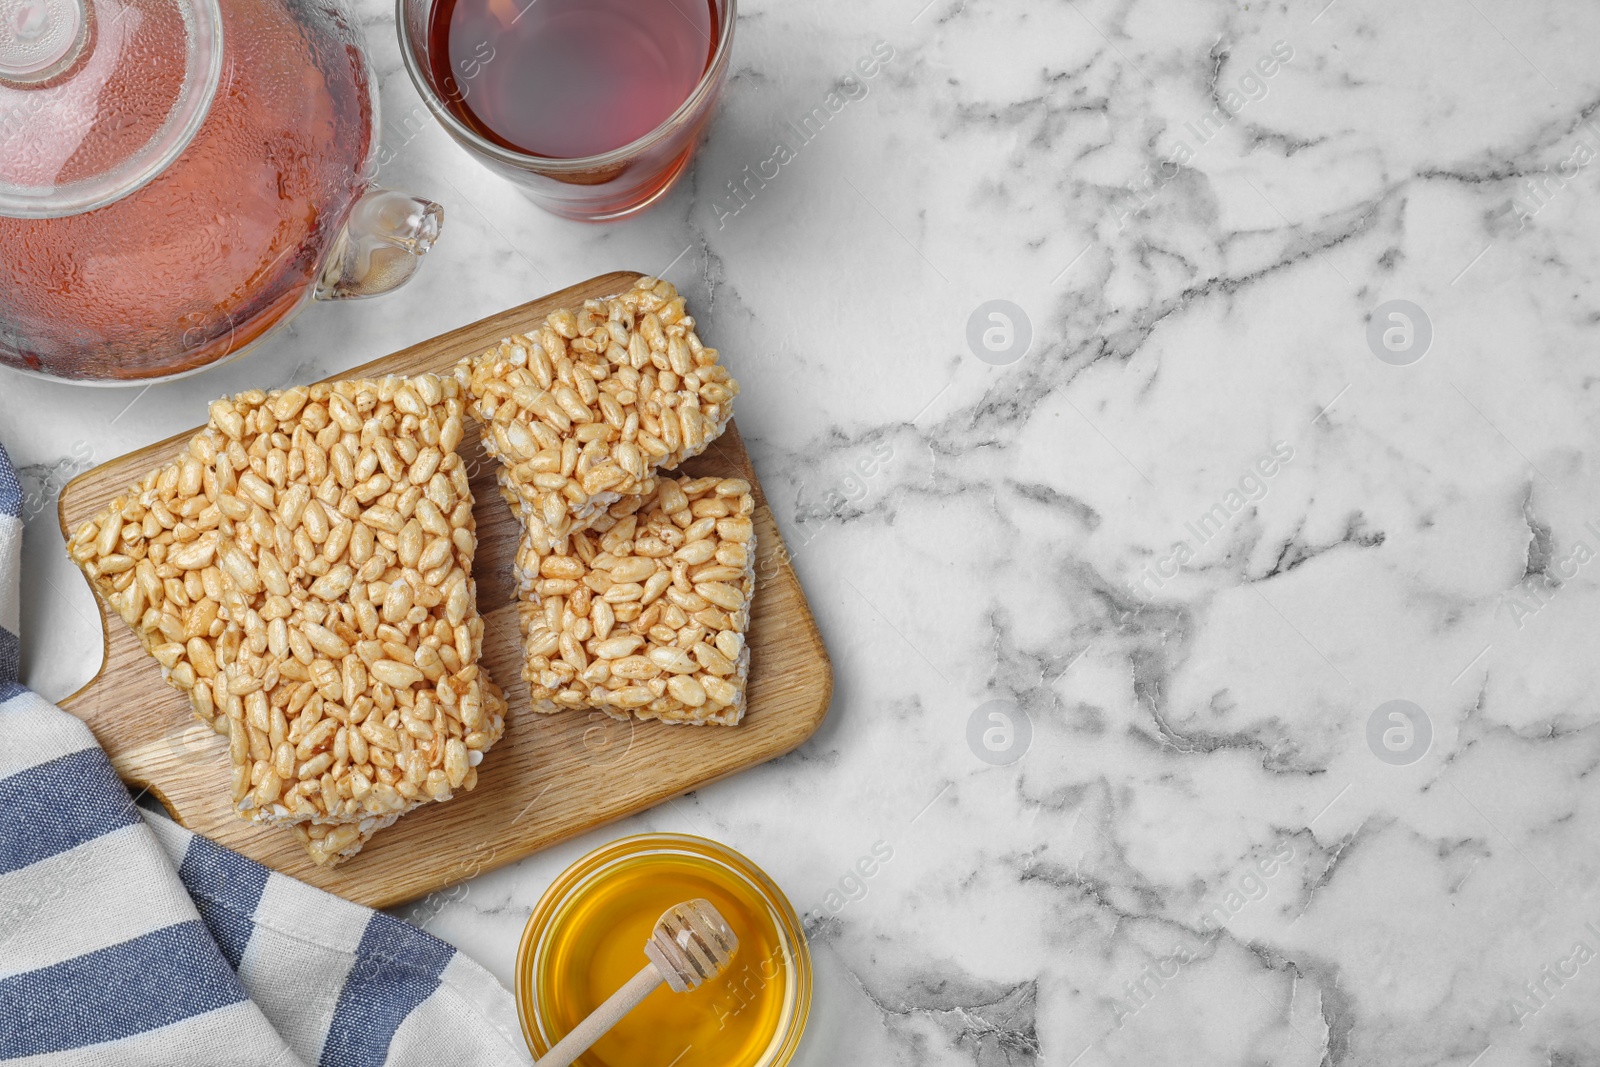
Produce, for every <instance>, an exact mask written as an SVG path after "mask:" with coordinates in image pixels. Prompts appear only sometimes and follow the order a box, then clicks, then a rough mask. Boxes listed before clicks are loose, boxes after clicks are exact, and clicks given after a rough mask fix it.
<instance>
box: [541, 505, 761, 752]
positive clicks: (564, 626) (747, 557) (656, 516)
mask: <svg viewBox="0 0 1600 1067" xmlns="http://www.w3.org/2000/svg"><path fill="white" fill-rule="evenodd" d="M754 512H755V500H754V498H753V497H752V496H751V493H750V483H749V482H747V481H745V480H744V479H742V478H679V479H674V478H662V479H661V480H660V482H659V483H658V485H657V487H656V489H655V491H654V493H652V494H651V495H650V496H648V497H629V498H626V499H624V500H622V501H619V502H617V503H616V504H614V505H612V507H611V508H610V509H609V510H608V511H607V512H606V513H605V515H604V516H603V517H602V518H601V519H600V520H599V521H597V522H596V524H595V527H594V528H593V529H591V530H580V531H577V532H574V533H570V534H568V535H567V537H566V538H564V539H563V540H562V542H561V543H560V544H558V545H557V546H555V547H554V548H552V549H550V550H542V549H541V548H540V546H539V544H538V542H537V541H535V540H533V539H530V538H528V537H524V538H523V542H522V545H521V548H520V550H519V552H518V555H517V564H516V575H517V582H518V592H519V597H520V603H519V604H518V610H519V613H520V621H521V625H522V634H523V642H524V648H525V650H526V652H527V656H528V662H527V665H526V667H525V668H524V670H523V677H524V678H526V679H527V681H528V684H529V687H530V691H531V696H532V699H533V707H534V710H536V711H542V712H557V711H565V710H569V709H572V708H584V707H593V708H599V709H600V710H602V711H604V712H606V713H607V714H609V715H611V716H612V717H613V718H619V719H626V718H627V717H628V715H629V714H630V713H632V714H633V715H636V716H638V717H639V718H641V719H660V720H661V721H663V722H669V723H693V724H696V725H703V724H705V723H716V724H718V725H722V726H733V725H736V724H737V723H738V722H739V720H740V719H741V718H743V717H744V710H745V683H746V681H747V679H748V677H749V673H750V650H749V649H748V648H747V647H746V645H745V633H746V631H747V630H748V628H749V623H750V604H751V599H752V597H753V596H754V594H755V551H756V548H755V529H754V525H753V522H752V516H753V514H754Z"/></svg>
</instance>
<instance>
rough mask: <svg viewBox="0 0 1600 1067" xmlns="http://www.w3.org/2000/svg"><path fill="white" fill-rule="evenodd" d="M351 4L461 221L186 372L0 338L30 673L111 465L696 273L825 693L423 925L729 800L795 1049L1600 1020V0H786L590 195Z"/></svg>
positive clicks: (389, 162)
mask: <svg viewBox="0 0 1600 1067" xmlns="http://www.w3.org/2000/svg"><path fill="white" fill-rule="evenodd" d="M919 8H920V10H919ZM358 11H359V15H360V19H361V21H362V22H363V23H364V24H365V25H366V30H367V33H368V35H369V38H370V41H371V45H372V51H373V57H374V63H375V65H376V68H377V71H378V74H379V77H380V80H381V94H382V102H383V107H384V115H385V138H386V144H387V148H386V152H385V157H384V165H383V173H382V179H383V181H384V182H385V183H387V184H390V185H393V186H394V187H397V188H405V189H414V190H416V191H418V192H421V193H423V194H425V195H429V196H431V197H434V198H436V199H438V200H439V201H440V202H441V203H443V204H444V205H445V209H446V213H447V222H446V230H445V235H444V237H443V239H442V240H441V241H440V242H439V245H438V247H437V249H436V250H435V252H434V253H433V254H432V255H431V256H430V259H429V262H428V263H427V264H426V265H425V268H424V269H423V271H422V272H421V273H420V274H419V276H418V278H417V279H416V280H415V281H414V282H413V283H412V285H411V287H410V288H409V289H408V290H407V291H406V293H405V294H404V295H403V296H397V297H395V298H392V299H380V300H375V301H371V302H366V303H359V304H350V305H345V306H319V307H316V308H314V309H313V310H311V311H310V312H308V313H307V314H305V315H304V316H302V317H301V318H300V319H298V320H297V321H296V322H295V323H294V325H293V326H291V327H290V328H289V329H288V330H286V331H285V332H283V333H280V334H279V335H277V336H276V337H275V338H274V339H273V340H271V341H270V342H269V343H268V344H267V345H265V346H264V347H262V348H261V349H260V350H258V351H257V352H255V353H253V354H252V355H250V356H248V357H246V358H245V359H243V360H241V361H239V362H237V363H235V364H231V365H229V366H226V367H224V368H221V369H219V370H217V371H215V372H212V373H208V374H206V375H203V376H201V377H198V378H193V379H188V380H185V381H181V382H178V383H174V384H166V385H158V386H154V387H151V388H149V389H147V390H143V391H140V390H84V389H76V388H71V387H67V386H62V385H55V384H49V383H43V382H38V381H34V380H28V379H21V378H18V377H16V376H14V375H11V374H6V375H5V376H4V381H3V383H0V384H3V391H0V438H3V440H4V441H5V443H6V445H7V447H8V448H10V449H11V452H12V455H13V457H14V459H15V460H16V462H17V463H18V464H19V467H20V471H21V474H22V476H23V478H24V482H25V487H26V488H27V489H29V490H30V492H31V493H32V494H33V495H32V497H31V498H30V499H31V501H32V503H33V504H34V505H36V506H32V507H30V512H31V517H30V519H29V522H28V525H27V543H26V546H25V560H26V575H25V578H24V598H25V606H24V632H25V635H26V637H25V641H26V644H25V646H24V657H25V658H24V668H25V674H26V677H27V680H28V681H30V682H31V684H33V685H34V686H35V687H37V688H39V689H40V690H41V691H43V692H45V693H46V694H47V695H50V696H56V697H59V696H62V695H65V694H66V693H68V692H70V691H71V690H72V689H74V688H75V687H76V686H77V685H79V684H81V683H82V682H83V681H84V680H86V679H87V678H88V676H89V675H90V674H92V673H93V671H94V670H95V668H96V665H97V663H98V657H99V648H100V643H99V638H98V630H97V626H98V623H97V621H96V618H95V614H94V609H93V605H92V603H91V600H90V596H89V593H88V591H87V589H86V588H84V586H83V583H82V582H81V581H79V580H78V579H77V578H76V577H75V575H74V574H73V573H72V571H71V568H70V566H69V564H68V563H67V561H66V559H65V558H64V557H63V556H62V553H61V537H60V534H59V531H58V530H57V529H56V528H55V514H54V496H55V494H56V493H58V492H59V490H60V487H61V485H62V484H64V482H65V480H66V479H67V478H68V477H70V476H71V475H72V474H73V473H75V472H76V471H78V470H81V469H84V468H86V467H87V466H89V465H91V464H93V463H97V462H101V461H103V460H105V459H108V458H110V457H113V456H115V455H118V454H120V453H122V452H124V451H127V450H129V449H132V448H134V447H137V446H139V445H142V444H144V443H147V442H149V441H152V440H156V439H158V438H160V437H163V436H166V435H167V434H170V433H172V432H174V431H175V430H177V429H180V428H182V427H185V426H188V425H190V424H193V423H194V422H195V421H197V418H198V414H197V413H199V412H202V411H203V410H204V408H203V405H204V403H205V402H206V401H207V400H209V399H210V398H212V397H214V396H217V395H220V394H222V393H225V392H230V391H234V390H238V389H242V388H247V387H250V386H258V385H264V386H277V385H283V384H287V383H289V382H294V381H307V380H312V379H314V378H318V377H321V376H324V375H327V374H331V373H334V372H336V371H338V370H339V369H341V368H343V367H347V366H351V365H354V364H356V363H359V362H362V361H365V360H367V359H371V358H374V357H376V356H378V355H381V354H383V353H385V352H388V351H391V350H393V349H395V348H398V347H400V346H402V345H405V344H408V343H412V342H415V341H417V340H420V339H422V338H424V337H428V336H431V335H433V334H436V333H439V332H442V331H444V330H446V329H449V328H451V327H454V326H457V325H460V324H463V323H465V322H469V321H471V320H473V319H476V318H479V317H481V316H483V315H486V314H489V313H492V312H494V311H497V310H499V309H501V308H503V307H506V306H509V305H511V304H513V303H517V302H520V301H522V300H525V299H528V298H530V297H532V296H534V295H537V294H539V293H542V292H546V291H549V290H551V289H554V288H558V287H561V286H564V285H567V284H571V283H572V282H575V281H578V280H581V279H583V278H586V277H589V276H591V275H594V274H597V273H601V272H602V271H606V270H611V269H617V268H624V267H626V268H633V269H638V270H643V271H648V272H662V273H664V274H665V275H666V276H667V277H669V278H670V279H671V280H672V281H674V282H675V283H676V284H677V285H679V286H680V287H681V288H682V289H683V291H684V292H685V293H687V294H688V296H689V297H690V299H691V301H692V303H693V307H694V310H695V314H696V316H697V317H698V318H699V319H700V321H701V324H702V332H703V333H704V334H705V335H706V336H707V338H708V339H710V340H711V341H712V342H713V343H715V344H716V345H718V347H719V348H721V350H722V351H723V353H724V359H725V360H726V361H727V362H728V363H729V364H730V366H731V367H732V368H733V370H734V372H735V373H736V374H737V376H738V378H739V380H740V382H741V383H742V384H743V395H742V396H741V397H740V398H739V401H738V420H739V425H740V428H741V430H742V431H743V433H744V436H745V439H746V441H747V442H748V443H749V445H750V449H751V452H752V455H753V457H754V460H755V463H756V466H757V468H758V469H759V470H760V472H761V476H762V479H763V481H764V483H765V487H766V491H767V493H768V496H769V497H770V499H771V502H772V504H773V507H774V509H775V511H776V514H777V518H778V521H779V524H780V526H781V528H782V529H783V532H784V534H785V537H786V538H787V539H788V541H789V545H790V549H791V551H792V553H793V556H794V561H795V566H796V568H797V570H798V572H799V574H800V576H801V579H802V581H803V583H804V585H805V587H806V589H807V591H808V594H809V596H810V600H811V603H812V606H813V608H814V609H815V611H816V613H817V616H818V619H819V622H820V625H821V628H822V631H823V634H824V637H825V639H826V641H827V643H828V646H829V649H830V651H831V653H832V656H833V659H834V664H835V668H836V672H837V687H836V691H835V695H834V701H833V707H832V711H831V713H830V715H829V717H828V719H827V721H826V722H825V724H824V725H823V727H822V728H821V730H820V731H819V732H818V733H817V734H816V736H815V737H813V738H812V739H811V740H810V741H809V742H808V743H806V744H805V745H803V746H802V747H801V748H799V749H798V750H796V751H795V752H793V753H791V754H790V755H788V756H786V757H784V758H782V759H779V760H777V761H775V762H773V763H771V764H769V765H766V766H763V767H760V768H758V769H755V770H752V771H750V772H748V773H745V774H743V775H740V776H738V777H736V778H733V779H731V780H728V781H725V782H722V783H720V784H717V785H715V786H713V787H710V788H707V789H704V790H702V791H700V792H697V793H694V794H690V795H688V796H685V797H682V798H679V799H677V800H675V801H672V802H670V803H667V804H664V805H662V806H660V807H659V808H656V809H654V810H652V811H650V812H648V813H647V814H644V815H642V816H639V817H637V818H634V819H631V820H629V821H627V822H625V823H623V824H621V825H618V826H614V827H610V828H607V829H605V830H603V831H600V832H598V833H595V834H592V835H589V836H588V837H586V838H584V839H581V840H577V841H572V842H568V843H566V844H564V845H561V846H559V847H556V848H554V849H551V850H549V851H547V852H545V853H543V854H540V855H537V856H534V857H532V858H530V859H528V860H526V861H523V862H521V863H519V864H516V865H514V866H511V867H507V868H503V869H499V870H495V871H491V872H487V873H483V874H481V875H479V876H477V877H475V878H473V879H472V880H470V881H469V882H467V883H465V884H464V885H462V886H460V887H458V888H456V889H454V890H450V891H448V892H446V893H444V894H440V895H438V896H436V897H435V898H430V899H429V900H425V901H423V902H420V903H419V904H417V905H414V906H412V907H411V908H409V909H402V914H407V915H409V916H411V917H412V918H414V919H415V920H417V921H420V922H424V923H425V924H426V925H427V926H428V928H429V929H431V930H434V931H435V932H437V933H439V934H440V935H441V936H444V937H446V938H448V939H450V940H451V941H453V942H455V943H457V944H459V945H460V946H462V947H463V948H464V949H466V950H467V951H468V952H470V953H471V954H473V955H474V956H476V957H477V958H478V959H479V960H481V961H483V962H484V963H485V964H487V965H488V966H489V967H490V968H491V969H492V970H494V971H495V972H496V973H497V974H499V975H500V977H501V978H502V979H504V980H506V981H507V982H508V983H509V981H510V978H511V971H512V965H513V960H514V954H515V946H516V943H517V938H518V936H519V933H520V930H521V927H522V925H523V923H524V921H525V920H526V918H527V916H528V914H529V913H530V910H531V908H532V906H533V904H534V902H535V901H536V900H537V899H538V897H539V894H540V893H541V892H542V891H543V889H544V887H545V886H546V885H548V884H549V882H550V880H551V879H552V878H553V876H554V875H555V874H556V873H557V872H558V871H559V870H560V869H561V868H562V867H564V866H565V865H566V864H567V863H569V862H571V861H572V860H573V859H575V858H576V857H577V856H578V855H580V854H581V853H582V852H584V851H586V850H587V849H589V848H591V847H594V846H595V845H597V844H599V843H601V842H602V841H604V840H608V839H609V838H611V837H613V836H615V835H618V834H621V833H625V832H633V831H640V830H645V829H662V830H674V831H682V832H690V833H699V834H704V835H707V836H710V837H713V838H716V839H718V840H721V841H724V842H727V843H728V844H730V845H732V846H734V847H735V848H738V849H741V850H743V851H745V852H746V853H747V854H749V855H750V856H751V857H752V858H754V859H755V860H756V861H757V862H759V863H760V864H762V865H763V866H764V867H765V868H766V869H767V870H768V871H770V872H771V873H772V875H773V876H774V877H775V878H776V879H777V881H778V882H779V883H780V884H782V885H783V886H784V887H785V888H786V889H787V891H788V893H789V894H790V896H791V898H792V899H793V901H794V903H795V906H796V908H797V909H798V910H800V911H801V912H803V913H804V914H805V916H806V924H807V929H808V932H809V935H810V939H811V947H812V951H813V953H814V956H815V962H816V972H817V990H816V1002H815V1006H814V1009H813V1013H812V1018H811V1027H810V1032H809V1034H808V1037H807V1040H806V1043H805V1045H804V1046H803V1047H802V1050H801V1053H800V1056H799V1058H798V1059H797V1061H796V1062H797V1063H799V1064H804V1065H808V1067H821V1065H833V1064H863V1065H865V1064H871V1065H881V1067H889V1065H895V1067H900V1065H904V1067H923V1065H928V1067H932V1065H939V1067H943V1065H977V1067H999V1065H1007V1067H1011V1065H1031V1064H1039V1065H1046V1064H1048V1065H1051V1067H1101V1065H1129V1067H1145V1065H1150V1064H1163V1063H1173V1064H1176V1063H1183V1064H1191V1065H1196V1067H1198V1065H1208V1064H1218V1065H1228V1064H1241V1065H1242V1064H1272V1065H1283V1067H1301V1065H1304V1067H1313V1065H1318V1064H1329V1065H1379V1064H1383V1065H1419V1067H1420V1065H1441V1067H1443V1065H1451V1067H1534V1065H1536V1064H1537V1065H1554V1064H1572V1065H1577V1064H1590V1065H1593V1064H1600V1026H1597V1020H1600V1008H1597V1004H1600V962H1597V961H1596V954H1597V953H1600V786H1597V783H1596V768H1597V766H1600V698H1597V693H1600V657H1597V656H1596V655H1595V649H1596V648H1597V647H1600V584H1597V579H1600V562H1597V560H1600V414H1597V412H1600V405H1597V393H1600V330H1597V323H1600V166H1597V165H1596V160H1597V157H1600V114H1597V113H1600V67H1597V66H1596V64H1595V63H1594V58H1593V43H1594V42H1595V41H1596V40H1597V39H1600V7H1596V6H1594V5H1590V4H1579V3H1571V2H1568V3H1560V2H1554V0H1533V2H1527V3H1511V2H1509V0H1430V2H1425V3H1415V4H1385V3H1380V2H1378V0H1332V2H1329V0H1306V2H1299V0H1296V2H1292V3H1280V2H1268V3H1249V4H1232V3H1221V2H1215V0H1207V2H1182V0H1079V2H1067V0H1026V2H1013V3H995V2H989V3H980V2H978V0H872V2H870V3H847V2H844V0H820V2H818V3H814V4H784V3H778V2H774V0H747V2H746V3H744V4H742V5H741V11H740V21H739V26H738V36H737V43H736V46H735V55H734V61H733V68H732V72H731V79H730V82H729V85H728V90H727V93H726V97H725V101H724V104H723V107H722V109H721V111H720V113H719V115H718V118H717V120H716V122H715V124H714V126H713V128H712V130H711V134H710V138H709V141H708V143H707V144H706V145H705V147H704V149H703V150H702V152H701V153H700V155H699V156H698V158H697V160H696V162H695V164H694V166H693V168H692V169H691V171H690V172H689V173H688V175H687V176H686V178H685V180H684V181H683V182H682V184H681V185H680V187H679V188H678V189H676V190H675V191H674V192H673V193H672V194H671V196H669V197H668V198H667V199H666V200H665V201H664V202H663V203H662V204H661V205H660V206H659V207H658V208H657V209H656V210H654V211H652V212H651V213H649V214H647V215H644V216H642V217H640V218H637V219H635V220H632V221H629V222H626V223H624V224H620V225H611V226H601V227H594V226H583V225H579V224H575V223H568V222H563V221H560V220H557V219H554V218H552V217H550V216H548V215H544V214H541V213H540V212H539V211H538V210H537V209H535V208H534V207H533V206H532V205H531V204H529V203H528V202H527V201H525V200H524V199H523V198H522V197H521V196H520V195H519V194H518V193H517V192H515V191H514V190H513V189H512V188H511V187H509V186H508V185H506V184H505V183H503V182H502V181H500V180H499V179H497V178H495V177H493V176H492V175H490V174H489V173H488V172H487V171H485V170H483V169H482V168H480V167H478V166H476V165H475V164H474V163H473V161H472V160H471V159H470V158H469V157H468V156H466V155H465V154H464V153H463V152H462V151H461V150H460V149H458V148H457V147H456V146H455V145H454V143H453V142H452V141H450V139H449V138H448V137H447V136H446V135H445V134H444V133H443V132H442V131H441V130H440V129H439V128H438V127H437V125H436V124H435V123H434V122H433V120H432V119H431V118H429V117H428V116H427V114H426V111H425V109H423V108H422V106H421V103H420V101H419V99H418V97H417V95H416V93H415V91H414V89H413V88H412V86H411V84H410V82H409V81H408V79H407V77H406V74H405V72H404V70H403V69H402V68H401V65H400V60H399V56H398V50H397V47H396V45H395V42H394V32H393V23H392V14H391V11H390V8H389V7H388V6H387V5H384V4H382V3H381V2H379V0H361V2H360V4H359V7H358ZM869 71H870V73H869ZM0 254H3V252H0ZM885 855H886V856H887V858H884V857H885ZM864 861H870V862H864ZM868 869H870V871H871V873H870V874H867V873H863V872H865V871H866V870H868Z"/></svg>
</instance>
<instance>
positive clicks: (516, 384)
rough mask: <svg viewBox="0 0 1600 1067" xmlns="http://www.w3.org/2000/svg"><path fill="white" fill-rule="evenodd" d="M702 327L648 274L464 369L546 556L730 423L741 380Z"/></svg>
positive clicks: (666, 285)
mask: <svg viewBox="0 0 1600 1067" xmlns="http://www.w3.org/2000/svg"><path fill="white" fill-rule="evenodd" d="M694 325H695V324H694V319H693V317H691V316H690V315H689V314H688V312H687V311H686V310H685V309H684V300H683V297H681V296H679V295H678V292H677V290H676V289H675V288H674V287H673V286H672V283H670V282H667V281H658V280H657V279H655V278H641V279H639V281H638V282H637V283H635V285H634V287H633V288H632V289H629V290H628V291H627V292H625V293H621V294H618V295H617V296H612V297H607V298H605V299H603V300H589V301H585V303H584V305H583V307H581V308H579V309H577V310H576V311H572V310H567V309H562V310H558V311H554V312H552V313H551V314H550V315H549V316H547V317H546V319H545V321H544V323H543V325H541V326H540V327H539V328H538V330H537V331H535V332H533V333H531V334H527V335H524V334H518V335H516V336H513V337H508V338H506V339H505V340H503V341H501V342H500V343H499V344H498V345H496V346H495V347H494V348H491V349H489V350H488V351H487V352H485V353H483V354H482V355H480V356H477V357H476V358H469V359H464V360H462V361H461V363H460V364H459V365H458V366H457V368H456V371H455V373H456V377H457V379H458V380H459V381H460V382H461V384H462V385H463V386H464V387H465V389H466V391H467V395H468V409H469V410H470V411H471V412H472V414H473V415H474V416H475V417H476V418H478V419H479V420H480V421H481V422H482V423H483V425H484V432H483V443H484V447H485V448H486V449H487V450H488V451H489V453H490V454H491V455H493V456H494V457H495V458H496V459H498V460H499V461H500V463H501V470H500V482H501V486H502V489H503V491H504V493H505V495H506V498H507V501H508V502H509V503H511V505H512V507H513V509H514V510H516V511H517V512H518V514H519V516H520V517H521V519H522V523H523V528H524V530H525V531H526V533H527V536H528V537H530V538H532V540H533V542H534V543H535V545H536V546H537V547H538V549H539V550H540V551H549V550H552V549H553V548H554V546H555V545H556V544H557V543H558V542H560V541H561V539H562V538H564V537H566V536H567V535H568V534H570V533H572V532H573V531H574V530H583V529H586V528H588V527H589V526H591V525H592V524H593V523H594V522H595V521H597V520H598V519H599V518H600V517H602V516H604V515H605V514H606V509H607V508H608V507H610V506H611V505H612V504H614V503H615V502H616V501H618V500H620V499H622V498H624V497H626V496H643V495H646V494H648V493H650V492H651V491H652V490H653V489H654V488H655V478H656V472H657V471H658V470H660V469H673V468H676V467H677V466H678V464H679V463H681V462H683V461H684V460H685V459H688V458H689V457H690V456H695V455H699V454H700V453H701V452H703V451H704V450H705V449H706V447H707V446H708V445H709V444H710V443H711V442H712V441H713V440H715V439H716V437H717V436H718V435H719V434H721V433H722V431H723V430H724V429H725V428H726V427H727V425H728V419H729V418H731V417H732V414H733V398H734V397H735V396H737V395H738V393H739V383H738V382H736V381H735V380H734V379H733V378H732V377H731V376H730V375H729V374H728V371H727V368H725V367H723V366H721V365H720V364H719V363H718V362H717V350H716V349H714V348H707V347H706V346H705V345H703V344H702V343H701V341H700V338H699V336H698V335H697V334H696V333H695V329H694Z"/></svg>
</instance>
